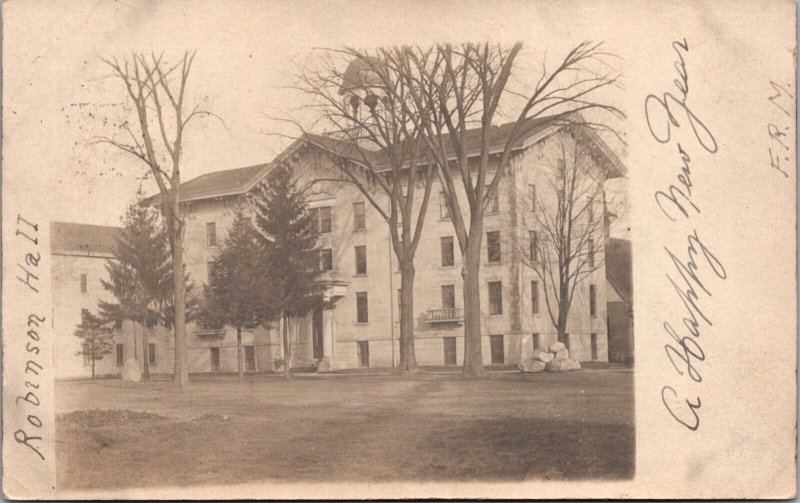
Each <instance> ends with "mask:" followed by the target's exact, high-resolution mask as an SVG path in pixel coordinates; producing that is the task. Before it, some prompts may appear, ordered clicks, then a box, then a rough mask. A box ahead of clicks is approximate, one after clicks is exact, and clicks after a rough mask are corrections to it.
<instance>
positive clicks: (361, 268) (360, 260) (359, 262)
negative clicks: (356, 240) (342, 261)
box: [356, 246, 367, 274]
mask: <svg viewBox="0 0 800 503" xmlns="http://www.w3.org/2000/svg"><path fill="white" fill-rule="evenodd" d="M356 274H367V247H366V246H356Z"/></svg>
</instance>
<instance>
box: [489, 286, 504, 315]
mask: <svg viewBox="0 0 800 503" xmlns="http://www.w3.org/2000/svg"><path fill="white" fill-rule="evenodd" d="M489 314H503V283H502V282H500V281H490V282H489Z"/></svg>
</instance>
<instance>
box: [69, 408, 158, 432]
mask: <svg viewBox="0 0 800 503" xmlns="http://www.w3.org/2000/svg"><path fill="white" fill-rule="evenodd" d="M58 419H59V420H61V421H66V422H71V423H75V424H79V425H81V426H85V427H87V428H102V427H104V426H119V425H123V424H134V423H144V422H148V421H161V420H164V419H166V418H165V417H163V416H159V415H157V414H151V413H149V412H136V411H133V410H100V409H95V410H77V411H75V412H69V413H67V414H60V415H59V416H58Z"/></svg>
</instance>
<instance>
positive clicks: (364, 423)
mask: <svg viewBox="0 0 800 503" xmlns="http://www.w3.org/2000/svg"><path fill="white" fill-rule="evenodd" d="M633 396H634V391H633V373H632V372H630V371H624V370H585V371H579V372H572V373H566V374H520V373H496V374H492V375H490V377H488V378H486V379H467V378H464V377H462V376H461V375H459V374H423V375H420V376H414V377H407V378H406V377H399V376H395V375H359V376H333V375H329V376H310V377H305V376H304V377H295V378H293V379H290V380H288V381H287V380H284V379H282V378H281V377H277V376H268V375H254V376H248V381H247V382H246V383H244V384H238V383H237V382H236V379H235V377H232V376H211V377H207V376H202V377H196V378H194V379H193V383H192V386H191V388H190V389H189V390H187V391H185V392H182V393H178V392H175V391H173V390H172V388H171V383H170V382H168V381H165V380H156V381H153V382H149V383H144V384H132V383H125V382H121V381H118V380H116V381H115V380H105V381H96V382H89V381H73V382H60V383H57V384H56V397H57V404H56V407H57V414H58V416H57V433H56V438H57V478H58V485H59V488H60V489H81V488H87V489H88V488H122V487H152V486H160V485H194V484H212V483H215V484H223V483H239V482H242V483H244V482H258V481H264V480H277V481H348V480H351V481H369V482H372V481H391V480H420V481H425V480H428V481H434V480H447V479H450V480H523V479H529V478H543V479H580V478H604V479H609V478H629V477H632V476H633V472H634V452H635V448H634V441H635V438H634V437H635V435H634V407H633ZM96 409H99V410H102V411H113V412H99V411H97V410H96ZM143 413H146V414H143Z"/></svg>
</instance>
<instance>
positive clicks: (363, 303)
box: [356, 292, 369, 323]
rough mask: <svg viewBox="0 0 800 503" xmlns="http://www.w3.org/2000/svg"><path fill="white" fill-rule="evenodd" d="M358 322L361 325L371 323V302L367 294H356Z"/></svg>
mask: <svg viewBox="0 0 800 503" xmlns="http://www.w3.org/2000/svg"><path fill="white" fill-rule="evenodd" d="M356 321H358V322H359V323H367V322H369V301H368V300H367V292H357V293H356Z"/></svg>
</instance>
